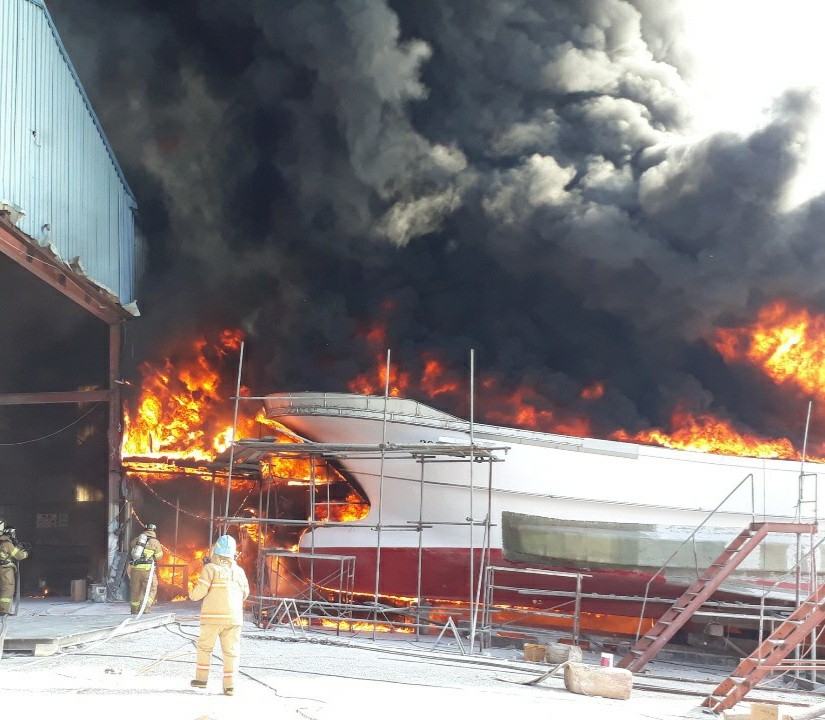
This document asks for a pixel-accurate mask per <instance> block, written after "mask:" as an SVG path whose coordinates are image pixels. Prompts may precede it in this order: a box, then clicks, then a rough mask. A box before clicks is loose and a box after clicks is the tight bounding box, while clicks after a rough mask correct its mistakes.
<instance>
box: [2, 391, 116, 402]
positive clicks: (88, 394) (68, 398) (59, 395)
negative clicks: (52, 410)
mask: <svg viewBox="0 0 825 720" xmlns="http://www.w3.org/2000/svg"><path fill="white" fill-rule="evenodd" d="M111 399H112V392H111V391H110V390H75V391H72V392H41V393H4V394H2V395H0V405H51V404H55V403H89V402H109V401H110V400H111Z"/></svg>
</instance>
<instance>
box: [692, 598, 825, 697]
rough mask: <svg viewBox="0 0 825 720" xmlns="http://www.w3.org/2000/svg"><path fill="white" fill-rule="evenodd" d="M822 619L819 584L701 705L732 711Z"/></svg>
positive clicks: (824, 615) (823, 600)
mask: <svg viewBox="0 0 825 720" xmlns="http://www.w3.org/2000/svg"><path fill="white" fill-rule="evenodd" d="M823 620H825V585H820V586H819V587H817V589H816V590H815V591H814V592H813V593H812V594H811V596H810V597H808V598H807V599H806V600H805V602H803V603H802V604H801V605H800V606H799V607H798V608H796V610H794V612H793V613H792V614H791V615H790V616H789V617H788V619H787V620H785V622H783V623H782V624H781V625H779V626H778V627H777V628H776V630H774V631H773V633H771V635H770V637H768V638H767V639H766V640H765V641H764V642H763V643H762V644H761V645H760V646H759V647H758V648H756V650H754V651H753V652H752V653H751V654H750V655H748V657H746V658H744V659H743V660H742V662H740V663H739V665H738V666H737V668H736V669H735V670H734V671H733V673H731V675H730V677H728V678H726V679H725V680H723V681H722V682H721V683H719V685H718V687H717V688H716V689H715V690H714V691H713V692H712V693H711V694H710V695H709V696H708V697H707V698H706V699H705V701H704V702H703V703H702V705H703V706H705V707H709V708H710V709H711V710H713V711H714V712H717V713H718V712H721V711H722V710H727V709H729V708H732V707H733V706H734V705H736V703H737V702H739V701H740V700H741V699H742V698H743V697H745V695H746V694H747V692H748V691H749V690H750V689H751V688H753V687H754V686H755V685H756V684H757V683H758V682H759V681H760V680H761V679H762V678H764V677H765V676H766V675H768V674H769V673H771V672H772V671H773V670H775V669H776V667H777V665H779V663H780V662H782V661H783V660H784V659H785V658H786V657H787V656H788V655H790V653H791V652H792V651H793V650H794V648H796V647H798V646H799V644H800V643H801V642H802V641H803V640H804V639H805V638H806V637H808V636H809V635H810V634H811V632H812V631H813V630H815V629H816V628H817V626H819V624H820V623H822V621H823Z"/></svg>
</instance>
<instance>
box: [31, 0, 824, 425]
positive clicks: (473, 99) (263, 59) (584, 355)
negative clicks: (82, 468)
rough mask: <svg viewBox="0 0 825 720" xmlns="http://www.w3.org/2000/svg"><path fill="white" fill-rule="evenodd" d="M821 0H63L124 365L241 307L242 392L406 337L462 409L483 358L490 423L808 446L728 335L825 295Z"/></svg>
mask: <svg viewBox="0 0 825 720" xmlns="http://www.w3.org/2000/svg"><path fill="white" fill-rule="evenodd" d="M812 5H814V4H812V3H805V2H801V1H799V0H789V1H787V2H783V3H777V2H767V1H765V2H761V1H759V0H751V1H750V2H744V1H740V0H717V1H716V2H710V1H708V0H691V2H689V3H684V4H682V5H680V4H679V3H661V2H658V1H657V0H568V1H567V2H563V1H551V0H542V1H539V0H508V1H507V2H503V1H502V0H462V1H461V2H442V1H438V2H436V1H435V0H421V1H419V2H402V1H401V0H279V2H271V0H197V1H196V2H186V3H182V2H169V1H168V0H122V1H121V2H118V3H111V2H107V1H104V0H49V1H48V2H47V6H48V9H49V11H50V13H51V14H52V17H53V19H54V21H55V24H56V26H57V28H58V31H59V32H60V35H61V38H62V39H63V41H64V43H65V45H66V47H67V49H68V52H69V54H70V57H71V59H72V61H73V63H74V65H75V67H76V69H77V71H78V74H79V76H80V78H81V80H82V82H83V85H84V88H85V90H86V92H87V94H88V95H89V97H90V99H91V101H92V104H93V106H94V108H95V110H96V112H97V113H98V116H99V117H100V120H101V123H102V125H103V127H104V129H105V131H106V133H107V136H108V139H109V140H110V142H111V144H112V147H113V149H114V151H115V154H116V155H117V157H118V159H119V161H120V163H121V165H122V167H123V169H124V172H125V175H126V177H127V178H128V180H129V183H130V184H131V186H132V188H133V190H134V192H135V194H136V196H137V201H138V205H139V211H140V224H141V228H142V232H143V235H144V237H145V242H146V258H147V262H146V268H145V272H144V275H143V278H142V280H141V285H140V291H139V297H138V302H139V306H140V309H141V313H142V317H141V318H140V320H139V321H135V322H134V323H130V325H129V329H128V331H127V343H128V345H127V352H126V355H125V359H126V362H127V363H129V364H131V365H132V367H133V368H137V366H138V365H139V363H140V362H142V361H147V360H148V361H160V360H161V359H162V358H164V357H167V356H171V357H174V356H175V353H181V352H184V351H183V349H182V348H184V347H186V346H188V345H190V344H191V342H192V340H193V339H194V338H195V337H197V336H199V335H203V336H205V337H217V336H218V334H219V332H220V330H221V329H223V328H227V327H236V328H242V330H243V332H244V333H245V337H246V344H247V363H248V365H247V367H246V370H245V372H246V375H245V380H246V382H247V383H248V384H249V385H250V387H251V388H252V390H253V392H255V393H264V392H276V391H292V390H310V389H312V390H329V391H347V390H348V389H350V388H351V387H352V384H353V381H354V380H356V379H358V378H362V379H364V378H367V377H368V376H369V375H370V374H371V373H373V371H374V368H375V367H376V365H377V364H381V363H382V362H383V355H384V353H385V352H386V349H388V348H389V349H390V350H391V351H392V359H393V363H394V365H395V366H397V368H398V372H399V374H400V373H402V371H403V373H404V377H405V378H406V379H407V382H408V385H407V387H406V390H405V393H406V394H408V395H410V396H413V397H416V398H417V399H420V400H429V401H430V402H431V403H432V404H434V405H436V406H438V407H440V408H442V409H444V410H448V411H452V412H455V413H457V414H459V415H464V416H466V415H467V409H468V408H467V404H468V403H467V391H466V386H467V375H468V362H469V360H468V358H469V352H470V350H471V349H472V350H473V353H474V359H475V363H476V372H477V374H478V377H479V379H480V382H479V391H478V394H479V398H478V406H479V407H480V408H481V413H482V414H483V415H485V417H487V418H488V419H491V420H501V421H502V422H504V421H506V420H510V419H511V416H508V415H507V413H505V412H503V407H504V406H505V405H508V404H511V405H513V404H514V405H519V406H522V407H523V406H529V408H530V409H532V410H533V411H534V415H535V414H538V416H540V417H549V418H551V421H552V422H551V424H552V423H553V422H554V423H556V425H557V426H562V427H564V426H571V427H572V426H573V425H574V420H575V418H581V417H586V418H587V421H588V425H587V428H586V431H587V432H589V433H592V434H594V435H596V436H607V435H608V434H609V433H611V432H613V431H614V430H616V429H617V428H625V429H628V430H630V431H633V430H636V429H640V428H649V427H655V426H667V425H668V424H669V423H671V422H672V417H673V413H674V410H675V409H677V408H681V409H685V410H688V411H690V412H695V413H712V414H713V415H714V416H717V417H722V418H726V419H729V420H730V421H731V422H733V423H735V424H736V426H737V427H739V428H741V429H742V430H743V431H752V432H755V433H761V434H767V435H771V436H785V435H789V434H790V435H791V436H795V437H798V436H799V433H800V425H801V423H802V422H803V421H804V415H805V410H804V408H805V405H806V403H807V397H806V395H805V393H803V392H800V391H798V390H794V391H789V390H788V389H787V388H783V387H778V386H777V385H776V384H775V383H773V382H769V381H767V380H766V378H765V377H764V375H762V374H760V373H758V372H756V371H754V369H753V368H752V367H749V366H744V365H741V364H739V365H737V364H735V363H730V362H727V361H726V359H725V358H724V357H723V356H722V355H720V353H719V352H718V350H717V348H716V347H715V345H714V343H713V340H712V338H713V336H714V333H715V332H716V331H717V330H718V329H719V328H725V327H737V326H741V325H744V324H747V323H749V322H752V321H753V320H754V318H755V317H757V315H758V314H759V312H760V311H761V310H762V309H763V308H765V307H767V306H769V305H770V304H771V303H772V302H775V301H777V300H781V301H783V302H787V303H790V304H792V305H794V306H798V307H803V308H806V309H807V310H808V311H810V312H811V313H822V312H825V273H823V272H822V268H823V266H824V265H823V264H824V263H825V255H823V252H825V250H823V244H822V242H821V239H820V236H821V233H820V227H821V224H822V223H821V218H822V216H823V213H825V200H824V199H823V197H822V195H821V192H822V190H823V189H825V188H823V181H822V179H821V177H820V175H819V169H820V168H822V167H823V164H825V159H822V158H823V156H822V154H821V150H820V149H819V145H820V144H821V143H820V142H819V141H818V140H817V137H818V136H817V132H818V128H819V125H821V122H822V118H821V114H820V107H819V105H820V90H819V85H820V84H821V83H822V82H823V79H822V78H821V77H820V74H821V68H822V67H825V63H823V61H822V60H823V58H822V57H821V54H822V51H821V50H820V49H818V48H821V43H820V42H818V38H817V37H816V35H815V30H816V28H818V27H821V25H822V24H821V22H819V20H820V18H819V17H817V16H818V15H820V14H821V13H822V11H819V10H816V9H815V8H813V9H812V7H811V6H812ZM817 158H820V159H817ZM433 363H436V364H437V365H433ZM436 366H437V367H440V368H443V369H444V370H443V374H441V375H438V374H437V373H435V374H434V371H433V367H436ZM456 384H457V385H456ZM362 385H364V383H362ZM447 385H450V387H452V388H455V387H456V386H460V387H461V388H462V389H461V390H460V391H456V390H455V389H453V390H449V391H448V390H445V387H446V386H447ZM595 388H598V391H597V390H595ZM375 390H377V391H378V392H379V393H380V392H381V391H382V390H383V388H382V387H380V386H378V387H375ZM542 414H543V415H542ZM568 420H569V422H568ZM794 434H795V435H794Z"/></svg>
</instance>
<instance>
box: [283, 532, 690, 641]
mask: <svg viewBox="0 0 825 720" xmlns="http://www.w3.org/2000/svg"><path fill="white" fill-rule="evenodd" d="M316 553H323V554H325V555H333V556H348V557H354V558H355V568H354V569H355V572H354V582H353V585H352V588H351V589H352V591H353V592H355V593H357V594H359V595H364V596H374V595H375V589H376V580H377V581H378V594H379V596H380V597H381V598H383V599H384V600H385V601H388V602H393V601H395V602H400V603H404V604H407V603H410V602H414V601H415V600H416V599H417V598H418V596H419V590H418V588H419V550H418V548H386V547H382V548H381V553H380V573H378V577H376V563H377V561H378V556H377V552H376V549H375V548H349V547H340V548H336V547H324V548H323V549H322V550H321V549H316ZM470 557H471V555H470V551H469V550H468V549H462V548H426V549H423V550H422V551H421V561H420V595H421V599H422V602H425V603H427V604H431V605H437V604H438V603H439V602H440V601H446V602H458V603H462V604H470V603H471V602H475V601H476V599H478V600H483V599H484V598H483V595H481V594H479V590H478V582H479V568H480V566H481V558H482V550H481V549H476V550H475V551H474V552H473V558H474V562H473V563H472V578H473V583H472V595H471V583H470V578H471V563H470ZM489 565H491V566H493V567H503V568H513V569H526V568H528V567H530V568H531V569H535V568H537V566H527V565H524V564H520V563H512V562H509V561H507V560H505V559H504V558H503V557H502V553H501V550H492V551H491V553H490V559H489ZM299 567H300V572H301V573H302V574H303V576H304V577H305V578H307V579H308V578H310V577H313V578H314V580H315V582H316V584H320V585H323V588H324V589H325V590H326V591H329V592H332V593H336V592H337V591H339V590H341V589H346V584H345V583H342V581H340V580H339V579H338V575H339V573H338V569H339V567H340V561H339V560H337V559H318V558H316V559H315V561H314V570H313V563H312V562H311V561H310V560H309V555H308V554H306V555H304V554H302V557H300V561H299ZM538 569H542V570H552V571H558V572H564V573H581V575H582V581H581V582H582V584H581V591H582V596H583V597H582V604H581V612H582V613H583V614H594V615H611V616H619V617H627V618H633V619H635V620H636V621H638V618H639V615H640V611H641V605H642V603H641V598H642V597H644V594H645V589H646V586H647V583H648V582H649V580H650V578H651V576H652V571H647V572H645V571H635V570H628V569H615V568H614V569H603V568H599V569H594V570H587V569H581V568H571V567H560V566H559V567H550V566H547V567H541V568H538ZM482 578H483V576H482ZM494 585H495V586H496V587H495V588H494V590H493V592H492V598H491V599H492V603H493V604H494V605H496V606H510V607H512V608H514V609H516V608H523V609H530V610H541V611H549V612H553V611H555V612H558V613H561V614H570V613H571V612H572V609H573V604H574V593H575V591H576V578H575V577H565V576H553V575H540V574H532V573H530V574H528V573H518V572H502V571H496V572H495V574H494ZM499 586H506V587H507V588H510V589H500V588H499ZM513 588H517V589H523V590H525V591H526V592H524V591H521V592H520V591H518V590H516V589H513ZM530 590H536V591H538V592H536V593H535V594H531V593H530ZM483 591H484V588H483V587H482V591H481V592H482V593H483ZM548 591H550V592H553V593H558V595H549V596H548V595H546V594H544V593H547V592H548ZM683 591H684V587H683V586H677V585H672V584H669V583H666V582H663V581H662V582H658V583H654V584H653V585H652V586H651V589H650V596H651V597H656V598H662V599H666V600H670V601H672V600H674V599H675V598H677V597H679V595H681V593H682V592H683ZM668 606H669V603H663V602H653V603H648V605H647V606H646V608H645V615H646V616H648V617H652V618H656V617H658V616H659V615H661V614H662V612H664V610H665V609H666V608H667V607H668ZM633 632H634V633H635V632H636V626H634V627H633Z"/></svg>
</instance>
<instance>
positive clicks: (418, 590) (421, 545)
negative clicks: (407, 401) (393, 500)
mask: <svg viewBox="0 0 825 720" xmlns="http://www.w3.org/2000/svg"><path fill="white" fill-rule="evenodd" d="M425 462H426V460H425V459H424V458H423V457H422V458H421V483H420V485H419V493H418V576H417V584H416V596H417V598H418V602H417V605H416V611H415V625H416V627H415V639H416V640H419V639H420V638H421V633H420V631H419V627H418V626H419V624H420V623H421V565H422V557H423V554H424V525H423V520H424V463H425Z"/></svg>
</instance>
